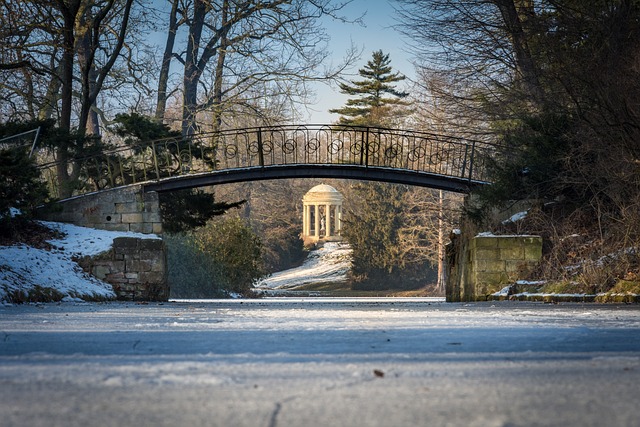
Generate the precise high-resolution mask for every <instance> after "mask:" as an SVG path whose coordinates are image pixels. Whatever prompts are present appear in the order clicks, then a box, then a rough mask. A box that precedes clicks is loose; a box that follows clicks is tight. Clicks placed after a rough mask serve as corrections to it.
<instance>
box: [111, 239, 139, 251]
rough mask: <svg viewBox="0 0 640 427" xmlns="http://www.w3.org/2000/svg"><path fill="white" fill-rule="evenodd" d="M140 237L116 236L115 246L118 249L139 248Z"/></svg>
mask: <svg viewBox="0 0 640 427" xmlns="http://www.w3.org/2000/svg"><path fill="white" fill-rule="evenodd" d="M139 243H140V239H138V238H136V237H116V238H115V239H113V247H114V249H115V250H116V251H117V250H123V249H136V250H137V249H138V244H139Z"/></svg>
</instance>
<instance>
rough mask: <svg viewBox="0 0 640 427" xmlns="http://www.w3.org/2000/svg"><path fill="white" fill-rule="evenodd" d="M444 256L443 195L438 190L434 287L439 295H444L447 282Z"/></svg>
mask: <svg viewBox="0 0 640 427" xmlns="http://www.w3.org/2000/svg"><path fill="white" fill-rule="evenodd" d="M444 255H445V251H444V193H443V191H442V190H440V191H439V193H438V282H437V286H436V290H437V291H438V294H440V295H444V294H445V287H446V282H447V278H446V273H445V265H444Z"/></svg>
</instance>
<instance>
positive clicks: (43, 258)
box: [0, 222, 157, 302]
mask: <svg viewBox="0 0 640 427" xmlns="http://www.w3.org/2000/svg"><path fill="white" fill-rule="evenodd" d="M43 224H44V225H45V226H47V227H49V228H51V229H54V230H57V231H59V232H61V233H63V234H64V237H62V238H60V239H54V240H49V241H48V242H49V243H51V245H53V246H54V249H52V250H50V251H47V250H44V249H35V248H32V247H29V246H25V245H16V246H0V302H2V301H5V302H6V301H8V300H9V295H10V294H12V293H14V292H21V293H23V294H28V293H29V292H30V291H36V290H37V287H40V288H43V289H54V290H55V291H57V292H60V293H61V294H62V295H64V296H65V298H66V299H74V298H92V299H96V298H98V299H110V298H114V297H115V294H114V292H113V289H112V287H111V285H110V284H108V283H105V282H103V281H100V280H98V279H96V278H94V277H92V276H90V275H88V274H87V273H85V272H84V271H82V269H81V268H80V266H78V264H76V263H75V262H74V261H73V257H82V256H93V255H98V254H100V253H102V252H106V251H108V250H109V249H110V248H111V245H112V243H113V239H115V238H116V237H144V238H147V239H148V238H157V236H154V235H148V234H139V233H132V232H116V231H105V230H96V229H93V228H86V227H78V226H75V225H71V224H62V223H53V222H43Z"/></svg>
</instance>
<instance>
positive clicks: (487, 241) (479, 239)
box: [472, 236, 498, 248]
mask: <svg viewBox="0 0 640 427" xmlns="http://www.w3.org/2000/svg"><path fill="white" fill-rule="evenodd" d="M472 247H476V248H497V247H498V239H496V237H495V236H476V237H474V238H473V239H472Z"/></svg>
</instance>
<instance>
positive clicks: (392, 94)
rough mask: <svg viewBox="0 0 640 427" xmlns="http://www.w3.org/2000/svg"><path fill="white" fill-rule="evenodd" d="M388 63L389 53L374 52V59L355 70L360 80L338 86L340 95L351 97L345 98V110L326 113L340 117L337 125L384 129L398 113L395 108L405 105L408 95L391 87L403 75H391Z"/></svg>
mask: <svg viewBox="0 0 640 427" xmlns="http://www.w3.org/2000/svg"><path fill="white" fill-rule="evenodd" d="M390 64H391V60H390V59H389V54H384V53H383V52H382V50H377V51H375V52H373V59H371V60H370V61H368V62H367V64H366V65H365V66H364V68H361V69H360V70H358V73H359V74H360V76H362V77H363V79H362V80H352V81H350V82H349V83H340V92H342V93H344V94H346V95H349V96H353V97H354V98H350V99H348V100H347V103H346V105H345V106H344V107H342V108H336V109H332V110H329V112H331V113H337V114H341V115H342V117H340V124H347V125H360V126H385V125H388V124H389V123H390V121H391V120H392V119H393V117H394V116H395V115H397V114H398V113H399V112H400V111H398V108H397V107H400V106H405V105H407V103H406V102H405V101H403V98H405V97H407V96H408V95H409V94H408V93H407V92H401V91H399V90H397V89H396V86H395V85H394V84H393V83H396V82H399V81H402V80H404V79H405V76H403V75H402V74H400V73H399V72H395V73H393V72H392V70H393V68H392V67H391V65H390Z"/></svg>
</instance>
